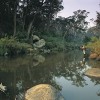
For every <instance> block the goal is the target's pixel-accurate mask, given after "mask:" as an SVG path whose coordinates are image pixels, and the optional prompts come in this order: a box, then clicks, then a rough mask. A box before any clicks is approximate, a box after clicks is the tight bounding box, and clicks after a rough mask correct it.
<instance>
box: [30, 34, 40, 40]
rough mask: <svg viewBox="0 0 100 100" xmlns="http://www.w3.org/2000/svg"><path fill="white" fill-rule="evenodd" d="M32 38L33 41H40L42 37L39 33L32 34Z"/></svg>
mask: <svg viewBox="0 0 100 100" xmlns="http://www.w3.org/2000/svg"><path fill="white" fill-rule="evenodd" d="M32 39H33V41H39V40H40V38H39V37H38V36H37V35H32Z"/></svg>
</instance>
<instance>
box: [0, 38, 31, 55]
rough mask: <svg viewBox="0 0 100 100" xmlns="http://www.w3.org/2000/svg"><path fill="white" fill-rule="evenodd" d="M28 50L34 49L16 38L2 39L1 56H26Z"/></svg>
mask: <svg viewBox="0 0 100 100" xmlns="http://www.w3.org/2000/svg"><path fill="white" fill-rule="evenodd" d="M28 48H32V46H31V45H29V44H27V43H20V42H18V41H16V39H14V38H7V37H5V38H1V39H0V55H1V56H4V55H17V54H24V53H26V52H27V49H28Z"/></svg>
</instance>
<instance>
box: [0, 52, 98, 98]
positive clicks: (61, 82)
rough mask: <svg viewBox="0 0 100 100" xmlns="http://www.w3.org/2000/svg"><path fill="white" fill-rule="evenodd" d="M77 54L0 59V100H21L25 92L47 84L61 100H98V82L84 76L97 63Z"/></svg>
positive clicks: (65, 53)
mask: <svg viewBox="0 0 100 100" xmlns="http://www.w3.org/2000/svg"><path fill="white" fill-rule="evenodd" d="M82 60H83V54H82V52H81V51H79V50H73V51H69V52H63V53H62V52H61V53H57V54H48V55H34V56H32V55H31V56H30V55H27V56H20V57H13V58H7V57H6V58H0V83H2V84H3V85H4V86H6V87H7V91H5V93H4V92H2V91H0V100H15V98H16V97H17V98H19V100H21V99H22V98H23V95H24V93H25V91H26V90H27V89H29V88H31V87H33V86H35V85H38V84H50V85H52V86H54V87H55V88H56V89H58V90H59V91H60V92H61V94H62V95H63V97H64V98H65V100H100V96H99V95H98V94H97V93H98V91H100V79H95V78H89V77H87V76H85V75H84V72H85V71H86V70H87V69H88V68H91V67H97V66H100V62H96V61H93V60H89V59H86V61H85V63H84V64H81V62H82Z"/></svg>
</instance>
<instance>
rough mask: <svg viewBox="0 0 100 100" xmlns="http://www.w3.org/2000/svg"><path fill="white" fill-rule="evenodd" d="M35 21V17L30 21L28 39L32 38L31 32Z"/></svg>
mask: <svg viewBox="0 0 100 100" xmlns="http://www.w3.org/2000/svg"><path fill="white" fill-rule="evenodd" d="M33 22H34V18H33V20H32V21H31V22H30V24H29V27H28V32H27V34H28V36H27V39H28V40H29V39H30V33H31V29H32V25H33Z"/></svg>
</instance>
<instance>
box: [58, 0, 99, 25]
mask: <svg viewBox="0 0 100 100" xmlns="http://www.w3.org/2000/svg"><path fill="white" fill-rule="evenodd" d="M99 4H100V0H63V6H64V9H63V10H62V11H61V12H59V13H58V16H62V17H69V16H71V15H73V12H74V11H76V10H79V9H80V10H86V11H88V12H90V14H89V15H88V18H87V21H89V22H90V26H93V25H94V23H93V22H92V21H90V19H92V18H93V19H96V11H100V6H99Z"/></svg>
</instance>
